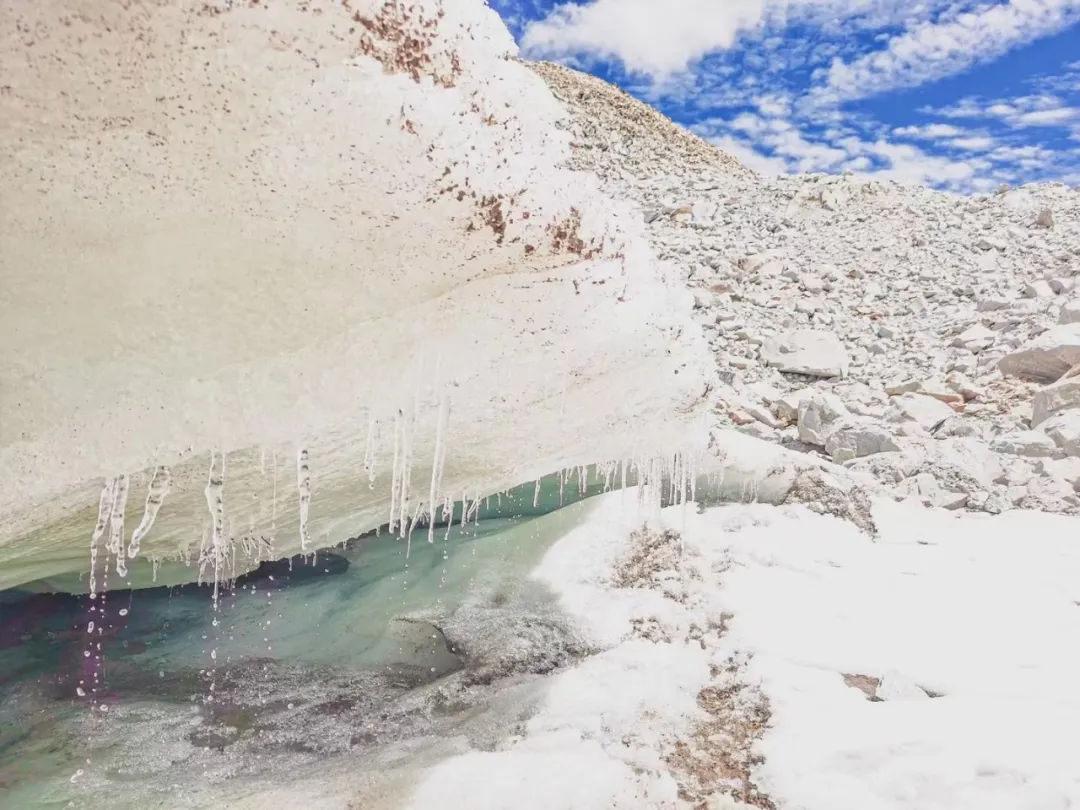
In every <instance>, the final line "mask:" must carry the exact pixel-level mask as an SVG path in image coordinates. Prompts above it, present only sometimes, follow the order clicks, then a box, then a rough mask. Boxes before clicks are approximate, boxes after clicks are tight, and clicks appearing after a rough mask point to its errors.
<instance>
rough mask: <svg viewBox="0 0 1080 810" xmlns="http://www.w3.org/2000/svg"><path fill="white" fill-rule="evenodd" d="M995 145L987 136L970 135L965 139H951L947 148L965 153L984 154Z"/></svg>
mask: <svg viewBox="0 0 1080 810" xmlns="http://www.w3.org/2000/svg"><path fill="white" fill-rule="evenodd" d="M996 143H997V141H995V140H994V139H993V138H991V137H989V136H987V135H971V136H968V137H966V138H953V139H952V140H950V141H949V146H952V147H954V148H955V149H963V150H964V151H965V152H985V151H987V150H988V149H993V148H994V145H995V144H996Z"/></svg>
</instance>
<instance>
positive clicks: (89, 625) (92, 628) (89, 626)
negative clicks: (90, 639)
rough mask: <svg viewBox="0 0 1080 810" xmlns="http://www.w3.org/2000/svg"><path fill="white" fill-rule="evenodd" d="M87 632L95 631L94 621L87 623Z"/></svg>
mask: <svg viewBox="0 0 1080 810" xmlns="http://www.w3.org/2000/svg"><path fill="white" fill-rule="evenodd" d="M86 632H87V633H93V632H94V623H93V622H90V623H89V624H87V625H86Z"/></svg>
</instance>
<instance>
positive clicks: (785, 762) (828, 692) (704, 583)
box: [411, 492, 1080, 810]
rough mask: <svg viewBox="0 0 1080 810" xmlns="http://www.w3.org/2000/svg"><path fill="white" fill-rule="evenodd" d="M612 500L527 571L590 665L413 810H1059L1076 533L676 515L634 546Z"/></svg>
mask: <svg viewBox="0 0 1080 810" xmlns="http://www.w3.org/2000/svg"><path fill="white" fill-rule="evenodd" d="M627 498H628V495H627V494H626V493H618V492H617V493H612V494H609V495H605V496H602V498H600V499H599V500H598V502H597V503H596V505H595V507H594V508H593V510H592V511H591V514H590V516H589V518H588V520H587V521H586V522H585V523H584V524H583V525H581V526H580V527H579V528H577V529H576V530H574V531H573V532H571V533H570V534H568V535H567V536H566V537H565V538H564V539H563V540H561V541H560V542H559V543H558V544H556V545H555V546H554V547H553V548H552V549H551V551H550V552H549V553H548V554H547V556H546V557H545V559H544V560H543V562H542V564H541V565H540V567H539V568H538V569H537V570H536V572H535V576H536V577H537V578H539V579H541V580H542V581H544V582H546V583H548V584H549V585H550V586H552V587H554V588H555V589H556V590H557V591H558V592H559V593H560V596H561V599H562V602H563V605H564V607H565V608H566V609H567V610H568V611H569V612H570V613H572V614H573V615H574V616H576V617H577V618H578V620H579V621H580V622H581V624H582V627H583V629H584V630H585V631H586V632H588V633H589V634H590V635H591V637H592V638H593V640H594V641H595V642H596V643H597V644H598V645H599V646H601V647H602V648H603V652H601V653H599V654H598V655H595V656H593V657H591V658H589V659H587V660H586V661H585V662H584V663H582V664H580V665H578V666H577V667H575V668H573V669H570V670H569V671H566V672H564V673H563V674H560V675H558V676H557V677H556V678H555V681H554V684H553V686H552V689H551V691H550V693H549V695H548V698H547V701H546V703H545V706H544V708H543V709H542V710H541V711H540V712H539V713H538V714H537V715H536V716H534V717H533V718H532V719H531V720H530V721H529V723H528V726H527V730H526V732H525V733H524V735H523V736H521V737H519V738H515V739H512V740H511V741H509V742H508V743H507V744H506V745H504V746H502V747H501V748H500V750H497V751H489V752H474V753H469V754H466V755H464V756H460V757H456V758H453V759H450V760H447V761H445V762H443V763H442V764H440V765H438V766H436V767H435V768H434V769H433V770H431V771H429V772H428V776H427V778H426V779H425V780H424V782H423V783H422V784H421V785H420V786H419V787H418V789H417V790H416V792H415V794H414V795H413V798H412V805H411V806H412V807H413V808H415V810H422V809H423V808H430V807H435V806H438V807H441V808H447V810H456V808H458V807H460V808H466V807H467V808H470V810H476V809H478V808H483V810H498V808H514V810H529V809H530V808H537V810H539V808H544V810H562V809H563V808H565V810H583V808H677V807H702V808H709V810H718V809H719V808H728V807H739V806H740V804H739V803H737V802H735V803H733V800H732V799H731V798H729V797H730V796H734V797H736V798H739V799H744V800H746V801H748V802H750V804H751V805H752V806H755V807H766V808H772V807H777V808H785V809H791V810H795V809H798V810H819V809H820V810H938V809H939V808H940V810H946V808H948V810H959V809H960V808H971V809H972V810H976V808H977V809H978V810H996V809H997V808H1001V810H1005V808H1008V809H1009V810H1018V809H1019V808H1023V810H1064V809H1065V808H1071V807H1076V806H1078V805H1080V757H1078V756H1077V752H1078V751H1080V698H1078V697H1077V695H1076V685H1077V684H1080V646H1078V645H1077V639H1078V638H1080V546H1078V545H1077V537H1078V530H1080V523H1078V521H1077V520H1076V519H1075V518H1071V517H1064V516H1060V515H1048V514H1040V513H1033V512H1022V511H1014V512H1010V513H1006V514H1003V515H997V516H988V515H977V514H968V513H962V514H956V513H950V512H946V511H944V510H928V509H925V508H924V507H922V506H919V505H911V504H896V503H888V502H879V503H877V504H876V505H875V515H874V517H875V521H876V523H877V525H878V529H879V534H878V536H877V537H874V538H871V537H870V536H868V535H866V534H863V533H861V532H860V531H859V530H858V529H856V528H855V527H854V526H853V525H852V524H850V523H848V522H845V521H842V520H839V519H837V518H834V517H831V516H822V515H818V514H815V513H812V512H810V511H809V510H807V509H806V508H804V507H801V506H789V507H775V506H766V505H760V504H752V505H736V506H724V507H719V508H715V509H709V510H704V511H699V510H698V509H697V508H696V507H695V505H693V504H689V505H686V506H676V507H671V508H668V509H666V510H664V511H663V512H662V513H661V515H660V519H659V521H655V520H654V521H653V522H652V524H653V525H652V529H651V530H650V531H649V532H647V533H642V532H640V531H635V526H636V525H639V524H638V523H637V521H639V519H640V515H639V513H638V512H637V510H636V509H633V508H627V507H626V499H627ZM680 791H682V797H681V798H680V795H679V794H680ZM453 797H460V798H459V799H455V798H453ZM454 801H457V802H458V803H457V804H454V803H453V802H454Z"/></svg>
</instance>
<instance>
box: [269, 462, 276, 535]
mask: <svg viewBox="0 0 1080 810" xmlns="http://www.w3.org/2000/svg"><path fill="white" fill-rule="evenodd" d="M270 453H271V455H270V461H271V463H272V464H273V467H274V472H273V475H274V494H273V497H272V499H271V507H270V534H272V535H275V536H276V535H277V450H271V451H270Z"/></svg>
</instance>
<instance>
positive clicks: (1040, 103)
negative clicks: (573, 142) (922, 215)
mask: <svg viewBox="0 0 1080 810" xmlns="http://www.w3.org/2000/svg"><path fill="white" fill-rule="evenodd" d="M490 2H491V5H492V7H493V8H495V10H496V11H498V12H499V13H500V14H501V15H502V17H503V19H504V20H505V21H506V23H507V25H508V26H509V27H510V30H511V31H512V32H513V33H514V36H515V37H516V39H517V40H518V43H519V45H520V46H521V49H522V52H523V55H524V56H527V57H530V58H538V59H552V60H555V61H560V62H564V63H566V64H569V65H572V66H574V67H577V68H579V69H581V70H587V71H589V72H591V73H595V74H596V75H598V76H601V77H603V78H605V79H607V80H609V81H612V82H615V83H616V84H619V85H620V86H622V87H623V88H625V89H626V90H628V91H630V92H631V93H633V94H634V95H636V96H638V97H639V98H642V99H644V100H646V101H648V102H649V103H651V104H653V105H655V106H657V107H659V108H660V109H661V110H663V111H664V112H665V113H667V114H668V115H669V116H671V117H672V118H673V119H675V120H676V121H678V122H679V123H681V124H684V125H685V126H688V127H690V128H691V129H693V130H694V131H695V132H697V133H698V134H699V135H701V136H703V137H705V138H708V139H709V140H711V141H713V142H714V143H716V144H717V145H719V146H720V147H721V148H724V149H726V150H727V151H729V152H730V153H732V154H733V155H734V156H736V157H737V158H739V159H740V160H742V161H743V162H744V163H746V164H747V165H749V166H751V167H752V168H755V169H757V170H758V171H761V172H763V173H766V174H777V173H781V172H827V173H836V172H841V171H844V170H851V171H854V172H856V173H858V174H864V175H871V176H877V177H879V178H881V179H893V180H898V181H901V182H911V183H922V184H925V185H932V186H936V187H939V188H946V189H951V190H956V191H965V192H970V191H984V190H989V189H993V188H995V187H997V186H998V185H1000V184H1002V183H1010V184H1014V185H1015V184H1019V183H1024V182H1034V181H1046V180H1058V181H1062V182H1065V183H1068V184H1070V185H1080V0H1012V2H981V3H976V2H954V1H953V0H585V1H584V2H581V3H563V2H555V0H490Z"/></svg>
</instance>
